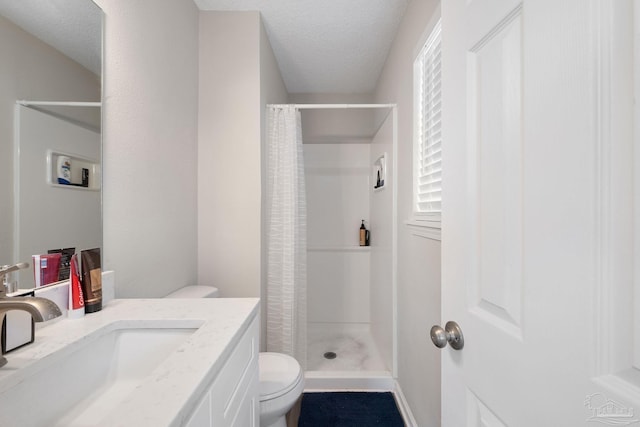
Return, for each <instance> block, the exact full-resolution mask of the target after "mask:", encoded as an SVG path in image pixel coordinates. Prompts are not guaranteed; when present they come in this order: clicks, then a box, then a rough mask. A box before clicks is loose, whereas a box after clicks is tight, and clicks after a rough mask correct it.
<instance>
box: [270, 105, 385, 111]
mask: <svg viewBox="0 0 640 427" xmlns="http://www.w3.org/2000/svg"><path fill="white" fill-rule="evenodd" d="M267 106H268V107H275V108H282V107H295V108H297V109H299V110H311V109H331V108H334V109H338V108H393V107H395V106H396V104H268V105H267Z"/></svg>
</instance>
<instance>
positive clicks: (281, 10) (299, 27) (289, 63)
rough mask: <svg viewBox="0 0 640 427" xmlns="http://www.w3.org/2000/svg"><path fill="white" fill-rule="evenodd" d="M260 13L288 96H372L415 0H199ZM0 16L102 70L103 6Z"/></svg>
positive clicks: (21, 1)
mask: <svg viewBox="0 0 640 427" xmlns="http://www.w3.org/2000/svg"><path fill="white" fill-rule="evenodd" d="M194 1H195V3H196V4H197V5H198V7H199V8H200V9H201V10H221V11H222V10H224V11H231V10H237V11H248V10H252V11H260V12H261V15H262V19H263V22H264V25H265V28H266V31H267V34H268V36H269V40H270V42H271V46H272V47H273V50H274V53H275V55H276V59H277V61H278V65H279V67H280V71H281V72H282V77H283V79H284V81H285V84H286V86H287V90H288V91H289V93H370V92H372V91H373V90H374V89H375V85H376V82H377V80H378V77H379V75H380V72H381V70H382V67H383V65H384V61H385V59H386V57H387V53H388V51H389V47H390V46H391V42H392V41H393V37H394V36H395V34H396V31H397V28H398V25H399V23H400V21H401V19H402V15H403V14H404V11H405V9H406V5H407V3H408V2H409V0H194ZM0 15H3V16H5V17H7V18H8V19H9V20H11V21H13V22H15V23H16V24H17V25H18V26H20V27H22V28H23V29H25V30H26V31H28V32H30V33H31V34H33V35H35V36H36V37H38V38H40V39H41V40H44V41H46V42H47V43H48V44H50V45H52V46H53V47H55V48H56V49H58V50H60V51H61V52H62V53H64V54H66V55H67V56H69V57H71V58H72V59H74V60H75V61H76V62H79V63H80V64H82V65H83V66H85V67H86V68H88V69H89V70H91V71H93V72H94V73H96V74H100V73H101V37H102V36H101V24H102V14H101V12H100V9H99V8H98V7H97V6H96V5H95V4H94V3H93V2H92V1H90V0H46V1H43V0H0Z"/></svg>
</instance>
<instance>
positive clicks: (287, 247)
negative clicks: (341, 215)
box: [266, 106, 307, 369]
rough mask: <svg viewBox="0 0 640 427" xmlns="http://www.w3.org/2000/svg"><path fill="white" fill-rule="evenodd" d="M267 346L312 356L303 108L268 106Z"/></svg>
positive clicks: (303, 362)
mask: <svg viewBox="0 0 640 427" xmlns="http://www.w3.org/2000/svg"><path fill="white" fill-rule="evenodd" d="M267 123H268V139H267V158H266V162H267V165H266V166H267V167H266V170H267V174H266V179H267V185H266V191H267V193H266V205H267V209H266V211H267V212H266V230H267V236H266V237H267V289H266V317H267V333H266V343H267V351H274V352H279V353H285V354H289V355H291V356H293V357H295V358H296V359H297V360H298V362H299V363H300V364H301V365H302V367H303V369H304V367H305V365H306V361H307V354H306V353H307V330H306V329H307V212H306V209H307V207H306V196H305V181H304V163H303V156H302V130H301V123H300V112H299V111H298V110H297V109H296V108H295V107H293V106H271V107H268V117H267Z"/></svg>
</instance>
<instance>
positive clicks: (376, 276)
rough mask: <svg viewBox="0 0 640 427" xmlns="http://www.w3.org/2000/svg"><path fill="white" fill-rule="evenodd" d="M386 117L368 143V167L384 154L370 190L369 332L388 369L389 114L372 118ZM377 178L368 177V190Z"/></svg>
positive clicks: (390, 309) (390, 293)
mask: <svg viewBox="0 0 640 427" xmlns="http://www.w3.org/2000/svg"><path fill="white" fill-rule="evenodd" d="M384 114H387V116H386V119H385V120H384V122H383V124H382V126H381V127H380V129H379V130H378V132H377V133H376V135H375V137H374V138H373V140H372V141H371V145H370V149H369V168H370V173H372V172H371V165H373V164H375V162H376V161H377V160H378V159H379V158H380V156H382V155H385V162H386V179H385V185H384V187H382V188H381V189H377V190H371V189H369V191H371V201H370V209H371V215H370V218H371V221H370V227H371V236H372V237H371V269H370V272H371V284H370V310H371V333H372V335H373V338H374V340H375V342H376V344H377V347H378V350H379V351H380V356H381V357H382V359H383V361H384V362H385V364H386V366H387V367H388V368H389V369H392V366H393V365H392V363H393V332H394V331H393V309H394V304H393V300H394V296H393V264H392V257H393V172H394V171H393V112H392V111H391V110H386V109H385V110H380V111H377V112H376V116H377V117H380V116H381V115H384ZM375 180H377V176H373V175H371V182H370V184H369V187H370V188H371V187H373V186H374V184H375V182H376V181H375Z"/></svg>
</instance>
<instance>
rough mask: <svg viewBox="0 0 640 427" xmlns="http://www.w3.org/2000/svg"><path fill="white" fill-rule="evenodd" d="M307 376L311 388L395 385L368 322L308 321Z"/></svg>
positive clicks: (391, 386)
mask: <svg viewBox="0 0 640 427" xmlns="http://www.w3.org/2000/svg"><path fill="white" fill-rule="evenodd" d="M334 356H335V357H334ZM305 380H306V387H305V390H308V391H310V390H393V387H394V381H393V378H392V376H391V373H390V371H389V369H388V368H387V367H386V365H385V363H384V361H383V360H382V357H381V356H380V352H379V351H378V348H377V347H376V344H375V341H374V340H373V337H372V335H371V331H370V329H369V325H367V324H343V323H309V324H308V325H307V371H306V372H305Z"/></svg>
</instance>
